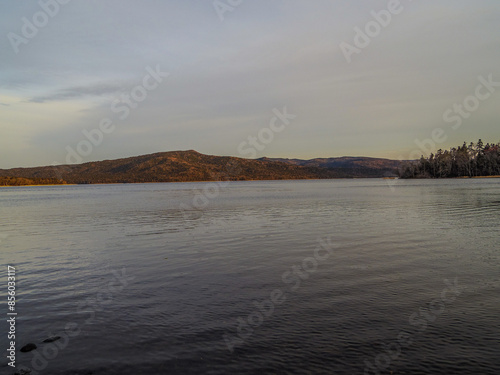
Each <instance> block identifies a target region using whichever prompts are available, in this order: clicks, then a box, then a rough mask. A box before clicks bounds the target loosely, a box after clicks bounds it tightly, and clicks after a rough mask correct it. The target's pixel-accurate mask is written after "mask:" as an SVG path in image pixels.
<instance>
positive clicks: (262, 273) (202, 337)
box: [0, 179, 500, 375]
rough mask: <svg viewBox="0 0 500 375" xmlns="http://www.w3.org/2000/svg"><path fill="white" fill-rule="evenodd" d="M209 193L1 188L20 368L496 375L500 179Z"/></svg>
mask: <svg viewBox="0 0 500 375" xmlns="http://www.w3.org/2000/svg"><path fill="white" fill-rule="evenodd" d="M206 186H207V184H206V183H179V184H137V185H134V184H131V185H94V186H65V187H26V188H2V189H1V190H0V210H1V222H0V223H1V224H0V241H1V243H0V249H1V252H0V257H1V262H0V263H1V264H2V270H1V275H2V280H4V281H3V285H4V287H2V289H1V292H0V296H1V298H2V306H3V308H2V311H3V312H2V314H4V318H2V325H1V332H2V336H1V338H0V342H1V343H2V351H3V352H4V353H5V352H6V350H5V349H7V348H8V345H7V341H8V340H7V337H6V336H7V335H6V332H7V324H6V322H5V311H6V304H5V302H4V301H6V299H7V296H6V270H7V267H6V266H7V265H12V266H15V268H16V273H17V292H18V301H17V306H16V308H17V310H16V311H17V312H18V314H19V315H18V317H17V327H16V328H17V337H16V345H17V357H16V360H17V363H16V364H17V366H18V367H17V371H19V370H20V369H22V368H31V369H35V370H37V371H35V370H33V372H32V374H35V373H39V374H50V375H58V374H68V375H69V374H82V375H83V374H85V375H87V374H94V375H100V374H103V375H104V374H106V375H110V374H111V375H113V374H121V375H124V374H125V375H128V374H134V375H136V374H363V373H366V374H375V373H377V372H380V373H381V374H391V373H393V374H492V375H493V374H495V375H497V374H499V373H500V355H499V353H500V293H499V290H500V252H499V246H498V243H499V237H500V236H499V228H500V180H499V179H477V180H476V179H474V180H437V181H436V180H432V181H431V180H429V181H401V180H398V181H387V180H378V179H377V180H328V181H269V182H233V183H229V184H227V185H226V186H224V187H223V188H221V189H220V191H219V192H217V191H216V190H214V189H208V190H207V189H205V195H207V194H208V196H209V198H208V199H207V200H200V198H201V196H200V193H201V194H203V189H204V188H205V187H206ZM211 187H212V188H213V187H214V185H211ZM193 199H194V201H195V202H196V203H198V206H200V204H204V205H205V206H206V207H204V208H203V209H201V210H199V209H196V207H194V206H193ZM181 203H182V204H184V205H185V206H183V207H184V208H183V209H181V208H180V204H181ZM186 207H191V208H190V209H188V208H186ZM53 336H61V339H59V340H57V341H55V342H53V343H43V340H45V339H47V338H50V337H53ZM27 343H35V344H36V345H37V346H38V349H37V350H35V351H32V352H30V353H20V352H19V349H20V348H21V347H22V346H23V345H25V344H27ZM391 371H392V372H391ZM0 372H1V373H2V374H4V373H5V374H13V373H14V372H15V371H14V370H13V369H11V368H10V367H8V366H7V363H6V359H5V356H2V362H1V367H0Z"/></svg>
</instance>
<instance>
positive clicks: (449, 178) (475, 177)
mask: <svg viewBox="0 0 500 375" xmlns="http://www.w3.org/2000/svg"><path fill="white" fill-rule="evenodd" d="M477 178H500V175H497V176H473V177H468V176H461V177H441V178H426V177H414V178H400V177H354V178H353V177H346V178H319V179H316V178H310V179H279V180H278V179H267V180H266V179H262V180H234V181H232V180H231V181H224V182H248V181H254V182H257V181H325V180H361V179H366V180H376V179H383V180H397V179H401V180H457V179H477ZM200 182H218V181H214V180H200V181H148V182H99V183H95V184H37V185H0V188H2V187H40V186H85V185H134V184H175V183H200Z"/></svg>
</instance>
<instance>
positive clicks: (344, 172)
mask: <svg viewBox="0 0 500 375" xmlns="http://www.w3.org/2000/svg"><path fill="white" fill-rule="evenodd" d="M399 163H400V162H398V161H394V160H387V159H373V158H329V159H312V160H299V159H269V158H261V159H242V158H236V157H231V156H213V155H204V154H200V153H199V152H196V151H194V150H189V151H171V152H160V153H155V154H149V155H142V156H135V157H130V158H124V159H117V160H104V161H97V162H89V163H84V164H71V165H59V166H46V167H35V168H13V169H0V177H15V178H24V179H43V180H53V179H57V180H59V181H64V182H65V183H70V184H95V183H140V182H188V181H214V180H231V181H244V180H291V179H323V178H354V177H357V178H361V177H384V176H395V175H396V169H397V167H398V166H399Z"/></svg>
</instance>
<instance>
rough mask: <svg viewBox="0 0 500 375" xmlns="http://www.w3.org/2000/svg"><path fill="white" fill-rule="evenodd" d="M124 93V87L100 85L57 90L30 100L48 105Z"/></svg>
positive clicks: (108, 84)
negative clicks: (49, 103) (47, 103)
mask: <svg viewBox="0 0 500 375" xmlns="http://www.w3.org/2000/svg"><path fill="white" fill-rule="evenodd" d="M123 91H124V85H120V84H111V83H99V84H94V85H90V86H73V87H67V88H64V89H60V90H57V91H55V92H52V93H50V94H46V95H39V96H35V97H32V98H30V99H29V100H28V102H30V103H46V102H51V101H61V100H70V99H79V98H86V97H93V96H103V95H106V94H116V93H118V92H123Z"/></svg>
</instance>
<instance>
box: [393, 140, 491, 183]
mask: <svg viewBox="0 0 500 375" xmlns="http://www.w3.org/2000/svg"><path fill="white" fill-rule="evenodd" d="M499 175H500V142H499V143H497V144H494V143H491V144H490V143H487V144H486V145H485V144H484V143H483V141H482V140H481V139H480V140H479V141H478V142H477V143H473V142H471V143H470V144H469V145H467V143H466V142H464V144H463V145H462V146H459V147H453V148H451V149H450V150H446V151H443V150H441V149H440V150H438V151H437V152H436V154H431V155H430V156H429V157H428V158H424V157H423V156H422V157H421V158H420V160H418V161H413V162H408V163H406V164H404V165H403V166H402V167H401V169H400V177H401V178H443V177H444V178H446V177H479V176H499Z"/></svg>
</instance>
